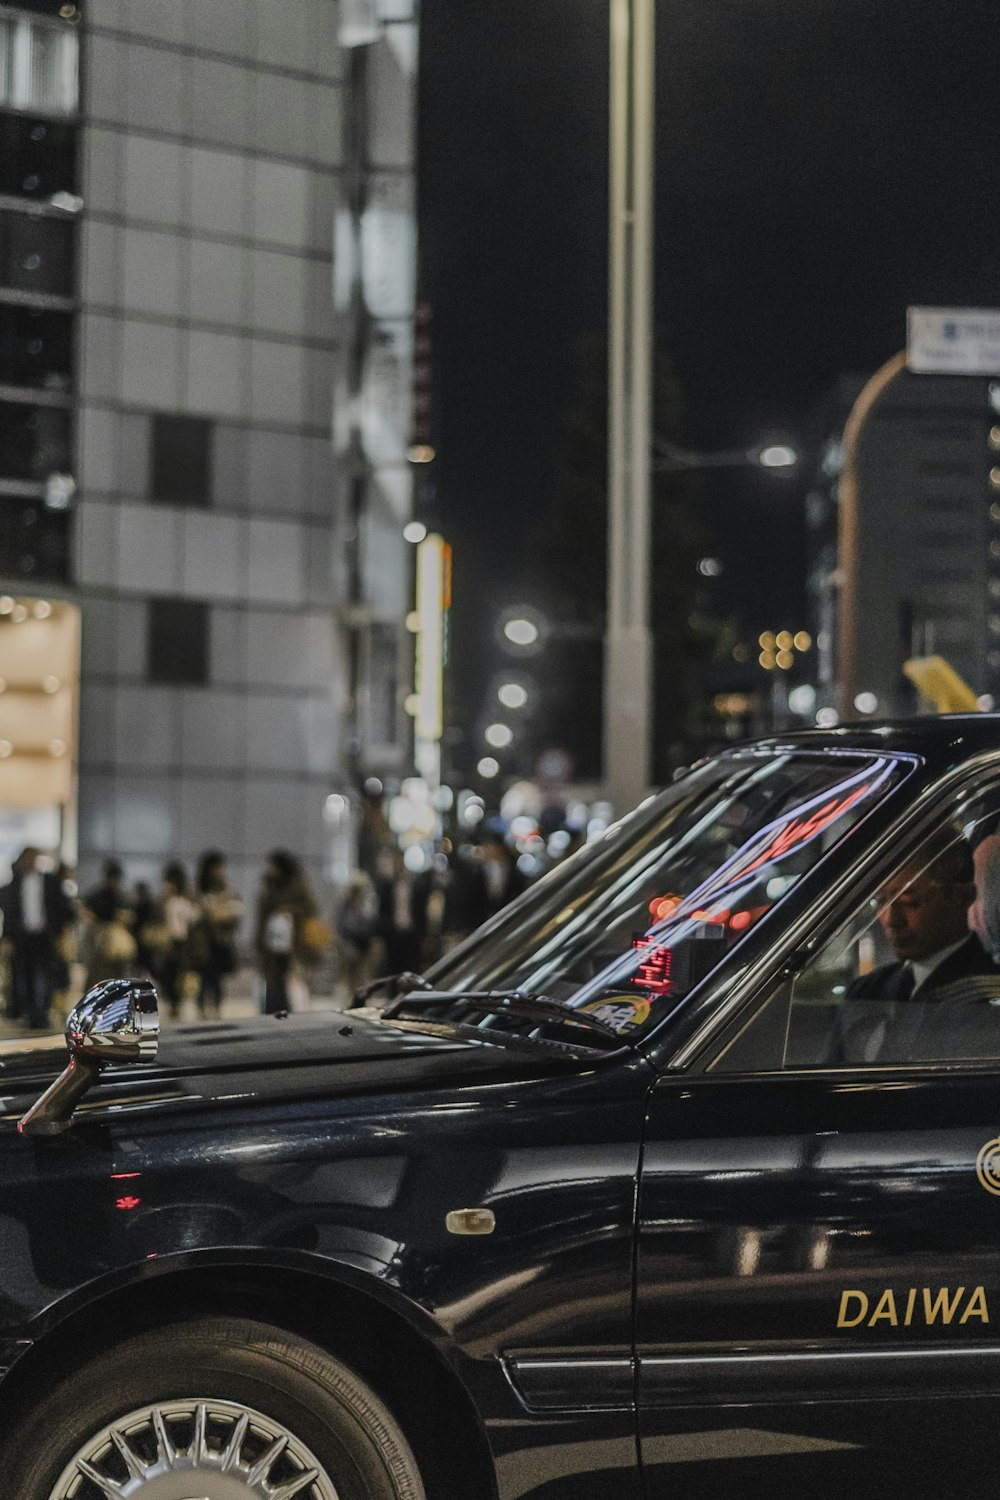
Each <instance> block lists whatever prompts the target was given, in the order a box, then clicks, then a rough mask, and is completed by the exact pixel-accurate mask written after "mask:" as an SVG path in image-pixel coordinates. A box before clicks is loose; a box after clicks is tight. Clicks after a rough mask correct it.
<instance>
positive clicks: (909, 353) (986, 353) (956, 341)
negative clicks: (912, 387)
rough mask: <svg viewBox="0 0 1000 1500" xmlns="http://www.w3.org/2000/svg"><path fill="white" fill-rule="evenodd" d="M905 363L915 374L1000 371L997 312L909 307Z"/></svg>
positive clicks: (999, 336) (962, 308) (999, 315)
mask: <svg viewBox="0 0 1000 1500" xmlns="http://www.w3.org/2000/svg"><path fill="white" fill-rule="evenodd" d="M906 365H907V369H909V370H912V371H913V372H914V373H915V374H917V375H1000V312H998V311H997V309H996V308H981V307H910V308H908V309H907V313H906Z"/></svg>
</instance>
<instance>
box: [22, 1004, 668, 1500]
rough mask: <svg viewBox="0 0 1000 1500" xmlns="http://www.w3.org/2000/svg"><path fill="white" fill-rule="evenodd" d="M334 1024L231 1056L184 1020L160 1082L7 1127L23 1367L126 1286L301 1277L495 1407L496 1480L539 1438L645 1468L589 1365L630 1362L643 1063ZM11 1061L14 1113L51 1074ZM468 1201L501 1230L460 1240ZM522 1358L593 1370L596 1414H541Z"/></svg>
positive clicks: (319, 1022) (269, 1029)
mask: <svg viewBox="0 0 1000 1500" xmlns="http://www.w3.org/2000/svg"><path fill="white" fill-rule="evenodd" d="M341 1019H342V1018H338V1017H330V1016H329V1015H325V1016H312V1017H301V1018H299V1017H289V1018H287V1019H274V1018H267V1019H266V1020H262V1021H260V1022H258V1023H253V1024H251V1025H249V1026H247V1027H245V1028H240V1032H241V1035H240V1037H239V1039H238V1040H235V1041H234V1039H233V1038H232V1037H231V1036H230V1037H226V1036H225V1035H223V1036H213V1032H212V1029H211V1028H206V1029H205V1031H204V1032H199V1031H198V1030H195V1029H192V1030H191V1031H188V1032H185V1031H184V1030H180V1031H178V1032H177V1033H175V1035H174V1036H172V1037H171V1036H169V1035H168V1038H167V1039H166V1040H165V1043H164V1047H163V1051H162V1061H161V1063H160V1064H158V1065H157V1066H156V1067H155V1068H152V1069H138V1068H136V1069H131V1070H128V1071H127V1072H123V1073H121V1074H118V1075H112V1076H111V1077H110V1078H109V1080H108V1082H107V1084H106V1085H105V1086H103V1087H102V1088H101V1089H100V1090H97V1091H95V1092H94V1094H92V1095H91V1096H90V1098H89V1099H88V1101H87V1106H86V1107H85V1108H83V1109H82V1110H81V1111H80V1113H79V1116H78V1119H77V1122H76V1123H75V1124H74V1127H73V1129H72V1130H70V1131H68V1132H66V1133H65V1134H64V1135H62V1136H59V1137H57V1138H55V1139H41V1140H40V1139H38V1138H33V1137H23V1136H19V1135H17V1134H16V1133H14V1132H12V1131H9V1130H8V1131H7V1132H5V1133H3V1134H2V1135H0V1181H2V1182H3V1184H4V1196H3V1206H2V1211H0V1263H2V1264H4V1265H5V1266H7V1265H9V1266H11V1268H12V1274H11V1275H10V1276H8V1277H5V1278H4V1282H3V1285H2V1286H0V1338H2V1339H5V1340H6V1343H7V1354H6V1359H7V1362H8V1363H9V1362H11V1360H12V1358H13V1357H14V1356H15V1355H16V1353H17V1350H18V1347H19V1344H18V1341H19V1340H24V1339H26V1338H28V1339H35V1340H37V1339H39V1338H43V1337H44V1336H45V1335H46V1333H47V1332H49V1331H50V1330H52V1329H55V1328H57V1327H58V1324H59V1322H60V1320H61V1319H63V1318H64V1317H66V1316H67V1315H68V1314H69V1313H71V1312H72V1311H73V1310H74V1309H75V1308H76V1306H78V1305H79V1302H80V1301H81V1299H83V1300H88V1299H91V1298H94V1297H100V1295H101V1293H102V1288H103V1287H109V1288H110V1287H112V1286H119V1285H120V1284H121V1278H122V1277H123V1276H129V1277H138V1278H144V1279H148V1280H149V1281H150V1282H153V1281H154V1280H155V1278H156V1277H158V1276H161V1275H163V1274H166V1273H168V1272H173V1271H175V1270H177V1269H178V1268H180V1267H187V1268H193V1267H195V1266H205V1265H225V1264H240V1265H246V1264H257V1265H260V1266H268V1267H273V1268H274V1269H275V1270H276V1271H277V1270H280V1268H282V1267H289V1268H291V1267H295V1268H298V1269H308V1270H309V1271H311V1272H312V1273H314V1274H315V1275H317V1277H319V1278H324V1277H327V1278H332V1279H336V1280H338V1281H340V1282H344V1283H346V1284H348V1285H356V1286H357V1285H362V1284H363V1285H365V1286H368V1287H369V1288H377V1291H376V1295H378V1296H380V1297H381V1298H382V1299H383V1300H384V1301H385V1303H386V1304H387V1305H388V1306H390V1307H392V1308H393V1309H395V1310H396V1311H397V1312H398V1313H399V1315H400V1316H401V1317H404V1318H405V1319H407V1320H408V1321H409V1322H411V1323H412V1325H413V1326H414V1327H415V1328H417V1329H418V1331H419V1332H420V1333H421V1334H422V1336H424V1337H426V1338H427V1339H429V1340H431V1341H432V1342H433V1343H434V1344H435V1346H436V1347H437V1348H438V1349H439V1350H440V1351H441V1353H442V1355H443V1357H445V1358H446V1359H447V1361H448V1362H449V1364H450V1365H451V1367H452V1368H453V1369H454V1370H455V1372H456V1374H457V1376H458V1378H459V1379H460V1380H461V1381H462V1383H463V1384H464V1385H465V1386H466V1388H467V1389H468V1390H469V1392H470V1393H471V1395H472V1399H473V1401H474V1403H475V1405H476V1406H477V1408H478V1409H479V1410H481V1411H482V1412H484V1414H488V1417H487V1427H488V1428H489V1429H490V1432H491V1440H492V1443H493V1450H494V1454H495V1458H496V1461H497V1463H498V1465H499V1466H500V1468H501V1472H503V1471H504V1464H503V1463H501V1459H504V1462H505V1463H506V1467H507V1468H511V1469H512V1472H516V1471H517V1463H516V1461H514V1456H515V1455H516V1454H517V1453H518V1452H519V1451H520V1450H521V1448H522V1447H523V1445H524V1439H525V1436H526V1434H528V1433H529V1432H530V1433H531V1443H530V1446H532V1447H534V1446H535V1444H536V1442H538V1440H539V1438H540V1437H541V1435H542V1432H543V1430H544V1428H545V1427H546V1425H551V1426H552V1427H553V1429H554V1430H553V1433H552V1434H551V1435H550V1440H549V1441H548V1442H542V1443H541V1444H540V1446H541V1447H543V1448H545V1449H546V1450H547V1456H546V1458H545V1464H544V1467H545V1468H546V1472H548V1473H549V1475H550V1480H557V1479H558V1477H559V1475H560V1473H561V1471H562V1469H563V1468H564V1467H565V1465H566V1464H567V1463H569V1464H570V1466H571V1469H572V1466H573V1464H575V1463H576V1462H578V1461H582V1462H583V1463H584V1465H585V1467H586V1468H587V1469H588V1470H591V1469H594V1468H596V1467H600V1464H599V1463H598V1462H597V1458H596V1455H595V1450H594V1446H593V1445H594V1443H595V1441H597V1440H600V1441H601V1442H603V1441H608V1442H609V1443H610V1444H611V1447H610V1448H609V1449H608V1453H609V1454H611V1453H613V1452H614V1449H615V1445H616V1444H618V1445H619V1446H620V1445H621V1443H622V1442H624V1444H625V1447H624V1449H623V1450H622V1451H623V1455H624V1456H621V1460H620V1461H621V1462H622V1463H623V1464H624V1465H625V1467H626V1469H627V1470H629V1471H631V1470H634V1468H635V1447H634V1423H633V1419H632V1416H631V1414H630V1412H631V1381H629V1387H628V1389H627V1390H626V1391H625V1392H624V1393H619V1395H618V1396H616V1398H615V1400H614V1401H613V1402H611V1403H610V1406H611V1408H612V1409H610V1410H609V1409H607V1408H608V1406H609V1402H608V1399H607V1394H606V1392H605V1390H604V1389H603V1386H602V1385H601V1383H600V1378H599V1377H600V1367H599V1366H591V1367H589V1368H590V1369H591V1375H590V1377H589V1379H587V1377H586V1373H585V1372H586V1370H587V1368H588V1367H587V1366H586V1364H585V1363H584V1361H585V1359H598V1360H609V1359H616V1360H619V1361H624V1362H625V1364H626V1367H627V1368H629V1369H630V1367H631V1341H632V1335H631V1319H632V1249H633V1221H634V1198H635V1180H636V1173H637V1166H638V1154H639V1140H640V1137H641V1127H642V1112H643V1108H644V1098H645V1094H646V1091H647V1088H648V1082H649V1079H650V1078H651V1077H652V1073H651V1071H650V1069H649V1068H648V1065H647V1064H646V1063H644V1062H643V1061H642V1060H641V1059H638V1058H635V1057H632V1058H630V1059H622V1060H619V1059H618V1058H613V1059H612V1058H608V1057H604V1056H602V1055H601V1054H594V1055H592V1056H591V1055H589V1054H588V1053H587V1052H586V1051H582V1052H581V1050H580V1049H572V1050H569V1049H564V1048H561V1047H558V1046H550V1047H547V1046H544V1045H543V1046H539V1045H537V1044H530V1045H526V1044H520V1045H518V1044H514V1043H510V1042H505V1043H503V1044H500V1045H497V1044H487V1043H485V1042H483V1041H482V1040H472V1039H470V1038H463V1037H461V1036H459V1035H457V1034H456V1033H457V1031H458V1029H457V1028H441V1029H442V1030H450V1031H451V1033H452V1034H451V1035H450V1036H440V1035H432V1036H428V1035H426V1034H425V1033H415V1032H413V1031H411V1030H409V1029H407V1027H406V1025H405V1023H400V1024H399V1025H391V1026H390V1025H387V1024H384V1023H377V1022H374V1021H371V1020H367V1021H366V1020H364V1019H358V1020H351V1021H349V1022H347V1023H346V1024H344V1025H342V1024H341ZM344 1032H348V1033H349V1034H347V1035H344V1034H343V1033H344ZM56 1055H57V1054H56ZM296 1055H297V1056H298V1057H300V1058H301V1057H302V1056H308V1057H309V1061H308V1062H305V1063H303V1062H301V1061H300V1062H299V1063H297V1064H296V1063H295V1062H294V1061H290V1060H289V1059H290V1058H294V1057H295V1056H296ZM49 1056H50V1059H51V1058H53V1056H54V1055H53V1054H51V1053H50V1054H49ZM282 1059H284V1061H283V1060H282ZM3 1060H4V1061H5V1062H6V1063H7V1064H8V1066H7V1068H6V1069H5V1072H7V1073H8V1074H13V1075H14V1076H13V1077H8V1079H7V1088H8V1090H9V1089H10V1087H11V1085H14V1086H15V1087H16V1088H18V1089H19V1090H20V1089H24V1088H26V1092H25V1093H24V1094H20V1093H19V1094H17V1095H14V1096H11V1095H10V1094H8V1097H7V1100H6V1103H7V1107H8V1110H9V1114H8V1116H7V1119H8V1122H12V1121H13V1119H14V1118H16V1114H17V1111H18V1110H19V1109H20V1107H21V1106H22V1104H25V1103H27V1102H28V1100H29V1099H30V1097H31V1093H32V1091H33V1090H34V1089H35V1088H37V1087H39V1086H41V1085H43V1084H44V1083H45V1082H47V1081H48V1074H50V1073H51V1071H52V1068H51V1066H50V1069H49V1070H48V1073H40V1072H39V1070H38V1068H37V1057H35V1056H34V1055H32V1054H29V1055H28V1056H16V1055H15V1056H14V1057H12V1058H10V1057H9V1058H5V1059H3ZM18 1075H20V1076H18ZM28 1085H30V1087H27V1086H28ZM40 1179H44V1184H45V1186H44V1193H41V1194H40V1192H39V1182H40ZM468 1206H476V1207H479V1206H483V1207H489V1208H491V1209H492V1210H493V1212H494V1214H495V1216H496V1229H495V1231H494V1233H493V1234H491V1235H489V1236H487V1237H477V1236H469V1237H465V1236H455V1235H453V1234H449V1233H448V1231H447V1229H446V1227H445V1218H446V1215H447V1214H448V1212H449V1211H451V1210H453V1209H458V1208H462V1207H468ZM59 1226H72V1231H71V1232H69V1233H61V1232H60V1230H59ZM522 1353H524V1354H530V1355H533V1356H539V1355H541V1356H546V1355H558V1356H566V1355H569V1356H570V1357H571V1358H572V1359H573V1360H574V1361H575V1362H578V1364H579V1369H580V1371H581V1372H582V1373H584V1382H583V1384H581V1382H580V1378H579V1375H578V1378H577V1382H576V1384H575V1385H574V1390H573V1397H572V1401H571V1402H570V1408H569V1409H570V1411H572V1410H574V1409H575V1410H577V1411H584V1410H586V1411H588V1412H591V1411H593V1412H594V1415H592V1416H588V1417H587V1419H586V1421H581V1423H580V1424H579V1428H577V1424H576V1423H574V1422H573V1421H572V1420H571V1419H570V1420H569V1421H568V1422H567V1417H566V1416H565V1415H564V1416H563V1417H562V1419H561V1420H556V1419H551V1421H550V1423H549V1424H546V1423H545V1422H542V1423H541V1424H536V1423H534V1422H529V1421H527V1409H526V1403H525V1401H524V1400H523V1399H521V1397H520V1396H519V1395H518V1388H517V1386H516V1383H515V1382H513V1381H512V1379H511V1377H510V1368H509V1366H508V1364H507V1363H505V1358H504V1357H505V1356H511V1357H512V1358H513V1359H514V1360H515V1361H516V1360H517V1358H518V1357H519V1356H520V1355H521V1354H522ZM0 1358H2V1356H0ZM528 1386H529V1393H530V1380H529V1382H528ZM615 1407H618V1408H619V1409H618V1410H615V1409H614V1408H615ZM490 1418H493V1419H495V1422H496V1423H497V1424H499V1425H497V1426H496V1427H495V1430H494V1427H493V1425H492V1424H491V1421H490ZM595 1424H596V1428H595ZM578 1445H582V1446H581V1447H580V1448H579V1454H581V1455H582V1459H580V1458H579V1456H578V1459H576V1460H574V1459H572V1458H571V1457H568V1456H567V1455H568V1454H569V1453H570V1452H571V1450H572V1449H574V1447H577V1446H578ZM505 1455H506V1456H507V1457H506V1458H505ZM539 1461H540V1462H541V1460H539ZM521 1482H522V1481H521V1480H515V1481H514V1484H515V1488H516V1485H517V1484H519V1483H521ZM513 1492H514V1491H511V1493H513ZM576 1492H578V1493H583V1492H582V1491H579V1490H577V1491H576ZM504 1493H506V1491H504V1490H503V1489H501V1494H504ZM524 1493H528V1492H527V1491H525V1492H524ZM595 1493H596V1491H595ZM625 1493H628V1491H627V1490H626V1491H625Z"/></svg>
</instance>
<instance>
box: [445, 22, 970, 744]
mask: <svg viewBox="0 0 1000 1500" xmlns="http://www.w3.org/2000/svg"><path fill="white" fill-rule="evenodd" d="M422 10H423V39H422V54H423V55H422V90H423V94H422V121H421V236H422V279H423V289H424V293H425V295H426V296H427V297H428V298H429V300H430V301H431V303H432V305H433V308H434V319H435V321H434V361H435V379H436V391H435V421H436V437H437V443H438V452H439V458H438V460H437V462H436V464H435V466H434V469H435V474H434V483H435V485H436V491H437V501H436V503H437V505H438V507H439V512H440V519H441V523H442V524H443V526H444V527H445V529H446V531H447V534H448V535H449V537H450V538H451V540H452V541H453V542H454V545H455V584H456V596H455V615H454V626H455V663H454V681H455V685H456V694H457V705H456V706H457V708H458V711H459V712H460V713H462V712H464V713H466V714H468V713H470V712H471V711H472V708H473V706H474V704H473V700H474V697H475V692H476V681H477V677H478V675H479V673H480V671H481V670H482V664H483V661H484V660H485V653H486V652H487V651H488V649H489V646H488V643H489V641H490V639H491V622H492V620H493V618H494V617H495V615H496V612H497V610H498V609H500V608H502V607H503V605H504V604H505V603H509V602H511V601H512V596H514V597H516V594H517V590H518V588H519V580H520V577H521V575H522V573H523V572H524V570H525V568H526V567H527V565H528V564H529V562H530V559H527V558H526V557H525V555H524V547H525V543H524V541H523V538H524V537H525V536H526V535H527V534H528V532H529V530H530V524H531V521H532V518H533V516H535V515H536V514H537V512H538V509H539V507H544V506H545V505H547V504H548V503H549V502H550V500H551V496H552V486H553V484H554V483H557V482H558V475H557V468H556V463H555V444H554V438H553V434H554V431H555V429H556V428H557V426H558V424H559V422H560V420H561V419H562V418H563V416H564V414H565V410H566V407H567V404H568V403H571V402H572V401H573V399H574V395H573V392H574V391H575V389H576V388H577V384H578V376H579V358H580V355H579V350H580V347H581V341H585V340H586V338H587V337H588V335H590V336H592V337H598V338H599V337H600V336H601V334H602V332H603V328H604V324H605V320H606V309H607V291H606V279H607V162H606V158H607V83H606V74H607V5H606V4H605V3H603V0H477V3H476V4H475V5H474V6H463V5H455V3H454V0H423V7H422ZM657 28H658V35H657V111H658V113H657V199H656V201H657V248H656V274H657V325H658V329H659V334H660V343H661V347H662V348H663V349H664V350H665V352H666V353H667V354H668V355H669V358H670V359H671V360H672V362H673V364H674V366H675V369H676V373H677V376H678V379H679V382H680V386H681V390H682V393H683V400H684V408H685V427H684V437H685V439H686V441H687V442H688V443H689V444H690V445H691V446H693V447H698V448H703V449H711V448H723V447H729V446H733V445H741V444H743V443H751V442H755V441H757V440H758V439H768V438H777V437H783V438H787V439H789V440H791V441H792V443H793V444H795V445H796V446H799V447H801V448H802V449H803V450H804V451H805V452H806V453H807V455H808V453H809V445H810V444H813V445H815V442H816V439H817V437H818V436H819V435H820V433H819V432H818V431H817V428H816V424H817V413H818V410H819V408H820V405H821V403H822V402H823V400H824V397H825V396H827V394H828V393H829V391H830V389H831V387H832V385H833V383H834V382H835V381H836V379H837V377H838V376H839V375H841V374H857V373H860V374H861V375H867V374H870V373H871V372H872V371H873V370H874V369H875V368H877V366H878V365H879V364H881V363H882V362H883V361H884V360H885V359H887V358H888V357H889V356H890V355H892V354H893V353H895V352H896V351H897V350H898V349H899V348H901V347H902V346H903V344H904V342H905V310H906V307H907V305H908V304H910V303H931V304H934V303H939V304H948V305H973V306H997V305H1000V193H998V190H997V189H998V185H1000V184H998V166H997V154H998V152H997V147H998V139H1000V130H998V123H1000V84H998V59H1000V5H997V4H996V3H994V0H991V3H979V0H975V3H968V0H959V3H956V0H951V3H949V4H947V5H946V4H943V3H942V0H878V3H876V4H872V3H871V0H663V3H661V4H659V5H658V8H657ZM807 481H808V462H807V463H806V464H804V465H803V471H802V475H801V477H800V478H799V479H796V480H793V481H792V482H787V481H785V482H780V481H778V482H776V481H775V480H774V479H773V477H772V478H768V477H767V476H765V475H760V474H753V473H751V472H750V471H737V472H736V473H732V474H729V475H726V474H721V475H715V476H712V477H710V478H706V480H705V481H704V483H703V489H702V495H701V503H702V504H703V505H704V507H705V512H704V515H705V524H706V527H707V528H708V531H709V532H710V547H711V551H712V552H713V553H714V554H715V555H717V556H718V557H720V558H721V559H722V561H723V564H724V572H723V575H722V577H721V578H720V579H719V580H718V582H717V584H715V588H716V590H717V593H716V597H715V600H714V607H716V608H717V609H718V610H719V612H720V613H724V614H730V615H735V616H737V617H738V619H739V622H740V624H741V626H742V627H743V628H744V630H745V631H746V635H747V639H750V638H751V636H752V635H755V634H756V632H757V631H758V630H759V629H760V628H762V627H765V626H769V625H770V626H777V625H780V624H783V623H787V624H789V625H791V627H792V628H796V627H797V626H798V625H799V623H800V621H799V619H798V618H794V619H793V618H792V616H797V615H799V614H800V612H801V609H802V599H803V593H802V556H803V551H802V547H803V527H802V512H803V504H802V502H803V498H804V493H805V489H806V488H807ZM779 616H780V617H782V618H780V619H779ZM785 617H787V619H786V618H785Z"/></svg>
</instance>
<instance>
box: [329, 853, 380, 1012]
mask: <svg viewBox="0 0 1000 1500" xmlns="http://www.w3.org/2000/svg"><path fill="white" fill-rule="evenodd" d="M377 927H378V897H377V895H376V894H375V886H374V885H373V883H372V880H371V877H370V876H369V875H366V874H365V872H364V870H356V871H355V873H354V874H353V875H352V876H351V879H350V881H349V883H348V886H347V890H346V891H345V892H344V896H343V900H342V901H341V903H340V907H339V909H338V911H337V938H338V944H337V955H338V958H339V960H340V978H341V981H342V982H343V984H344V987H345V989H346V990H347V1001H348V1004H350V1001H351V997H352V996H353V995H354V993H355V991H356V990H358V989H360V987H361V986H362V985H363V984H366V983H367V981H368V980H369V979H371V978H372V976H373V975H374V973H375V971H376V963H377V955H378V950H379V946H380V945H379V943H378V940H377V937H376V930H377Z"/></svg>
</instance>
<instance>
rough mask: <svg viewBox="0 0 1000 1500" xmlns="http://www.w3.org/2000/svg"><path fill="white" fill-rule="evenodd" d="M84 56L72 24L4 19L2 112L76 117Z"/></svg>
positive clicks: (0, 30) (0, 20)
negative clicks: (29, 111)
mask: <svg viewBox="0 0 1000 1500" xmlns="http://www.w3.org/2000/svg"><path fill="white" fill-rule="evenodd" d="M79 56H80V48H79V41H78V38H77V33H76V30H75V28H74V26H73V25H72V24H68V23H67V22H66V21H61V20H58V19H56V20H53V21H49V20H47V19H45V18H44V17H42V16H26V15H20V16H15V15H11V14H9V13H7V14H4V15H0V107H2V108H4V109H27V110H41V111H43V112H44V113H45V114H52V115H71V114H74V113H75V112H76V107H77V100H78V78H79Z"/></svg>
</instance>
